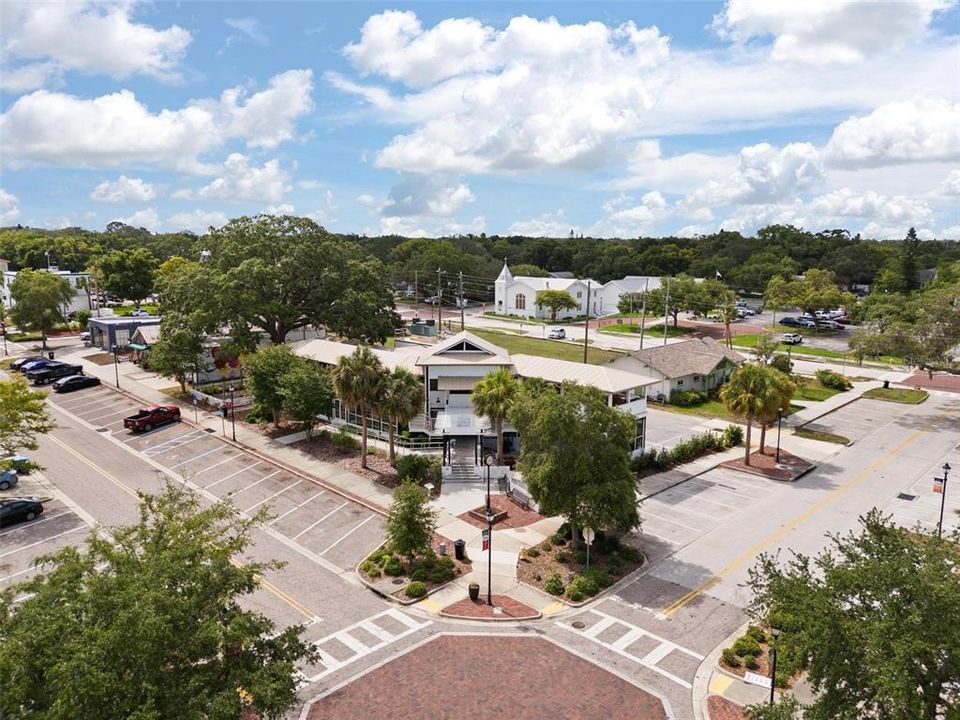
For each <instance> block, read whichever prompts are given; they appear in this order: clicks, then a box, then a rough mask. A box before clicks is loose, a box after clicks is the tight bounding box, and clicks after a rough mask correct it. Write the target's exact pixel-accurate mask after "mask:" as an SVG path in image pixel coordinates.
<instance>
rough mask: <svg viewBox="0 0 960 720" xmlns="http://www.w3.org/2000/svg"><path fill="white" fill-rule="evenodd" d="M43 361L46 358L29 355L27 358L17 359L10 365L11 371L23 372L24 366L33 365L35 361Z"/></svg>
mask: <svg viewBox="0 0 960 720" xmlns="http://www.w3.org/2000/svg"><path fill="white" fill-rule="evenodd" d="M43 359H44V358H42V357H40V356H39V355H28V356H27V357H22V358H17V359H16V360H14V361H13V362H12V363H10V369H11V370H18V371H20V372H23V366H24V365H26V364H27V363H31V362H33V361H35V360H43Z"/></svg>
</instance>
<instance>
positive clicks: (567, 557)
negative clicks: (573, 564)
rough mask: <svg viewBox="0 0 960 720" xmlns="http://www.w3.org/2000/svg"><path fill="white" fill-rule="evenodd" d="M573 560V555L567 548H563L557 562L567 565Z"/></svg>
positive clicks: (558, 554)
mask: <svg viewBox="0 0 960 720" xmlns="http://www.w3.org/2000/svg"><path fill="white" fill-rule="evenodd" d="M571 560H573V556H572V555H571V554H570V553H569V552H567V551H566V550H561V551H560V552H558V553H557V562H558V563H563V564H564V565H567V564H569V563H570V561H571Z"/></svg>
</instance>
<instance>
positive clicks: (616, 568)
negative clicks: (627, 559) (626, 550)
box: [607, 555, 625, 575]
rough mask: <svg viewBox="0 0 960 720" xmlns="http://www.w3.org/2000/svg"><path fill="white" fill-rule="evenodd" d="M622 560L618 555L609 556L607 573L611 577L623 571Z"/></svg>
mask: <svg viewBox="0 0 960 720" xmlns="http://www.w3.org/2000/svg"><path fill="white" fill-rule="evenodd" d="M624 565H625V563H624V562H623V558H621V557H620V556H619V555H611V556H610V558H609V559H608V560H607V572H608V573H609V574H611V575H620V574H621V573H623V571H624Z"/></svg>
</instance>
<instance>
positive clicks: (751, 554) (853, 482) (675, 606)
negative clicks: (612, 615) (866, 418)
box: [661, 412, 951, 616]
mask: <svg viewBox="0 0 960 720" xmlns="http://www.w3.org/2000/svg"><path fill="white" fill-rule="evenodd" d="M950 414H951V413H950V412H945V413H941V414H940V415H938V416H937V417H935V418H934V419H933V420H931V421H930V422H928V423H927V424H926V425H924V426H923V427H922V428H920V429H919V430H916V431H914V432H913V433H911V434H910V435H909V436H907V437H906V438H905V439H904V440H902V441H901V442H900V443H899V444H898V445H897V446H896V447H894V448H893V449H892V450H890V451H889V452H887V453H886V454H885V455H883V456H882V457H880V458H879V459H877V460H874V461H873V462H872V463H870V464H869V465H867V467H865V468H864V469H863V470H861V471H860V472H859V473H857V474H856V475H855V476H854V477H853V478H851V479H850V480H849V481H848V482H846V483H844V484H843V485H841V486H840V487H838V488H836V489H834V490H832V491H830V492H829V493H828V494H827V495H824V496H823V497H822V498H820V499H819V500H818V501H817V502H816V503H814V504H813V505H811V506H810V507H809V508H807V509H806V510H804V511H803V512H802V513H800V514H799V515H797V516H796V517H794V518H793V519H792V520H791V521H790V522H788V523H787V524H786V525H783V526H782V527H781V528H780V529H779V530H777V531H776V532H773V533H771V534H770V535H768V536H767V537H765V538H764V539H763V540H761V541H759V542H758V543H756V544H755V545H753V546H752V547H750V548H749V549H747V550H745V551H743V552H742V553H740V555H738V556H737V557H736V558H734V559H733V560H731V561H730V562H729V563H727V564H726V565H724V566H723V568H722V569H721V570H719V571H718V572H717V573H716V574H715V575H714V576H713V577H711V578H709V579H707V580H705V581H704V582H702V583H700V585H698V586H697V587H695V588H693V589H692V590H691V591H690V592H688V593H687V594H686V595H684V596H683V597H681V598H680V599H679V600H676V601H675V602H673V603H671V604H670V605H668V606H667V607H665V608H664V609H663V610H662V611H661V614H662V615H664V616H669V615H672V614H673V613H675V612H676V611H677V610H679V609H680V608H682V607H683V606H684V605H686V604H687V603H689V602H690V601H691V600H693V599H694V598H696V597H697V596H698V595H701V594H702V593H704V592H705V591H706V590H709V589H710V588H711V587H713V586H714V585H716V584H717V583H718V582H720V581H721V580H722V579H723V578H725V577H726V576H727V575H729V574H730V573H731V572H733V571H734V570H736V569H737V568H739V567H740V566H742V565H744V564H746V563H748V562H750V561H751V560H753V559H754V558H755V557H756V556H757V555H758V554H759V553H760V552H761V551H762V550H765V549H766V548H768V547H769V546H770V545H773V544H774V543H775V542H778V541H779V540H781V539H783V538H784V537H785V536H786V535H787V534H788V533H790V532H792V531H793V530H795V529H796V528H797V527H798V526H800V524H801V523H804V522H806V521H807V520H809V519H810V518H811V517H812V516H813V515H815V514H817V513H818V512H820V511H821V510H822V509H823V508H825V507H826V506H827V505H829V504H830V503H831V502H833V501H834V500H836V499H837V498H838V497H840V496H841V495H843V494H844V493H846V492H847V491H849V490H850V489H852V488H853V487H855V486H857V485H859V484H860V483H861V482H863V481H864V480H866V479H867V478H868V477H869V476H870V474H871V473H872V472H873V471H874V470H876V469H877V468H880V467H882V466H883V465H886V464H887V463H888V462H889V461H890V460H891V459H892V458H893V457H894V456H896V455H897V454H899V453H900V452H901V451H902V450H903V449H905V448H906V447H908V446H909V445H912V444H913V443H914V442H916V441H917V440H918V439H919V438H920V436H921V435H923V434H925V433H926V432H927V431H928V430H930V428H932V427H933V426H934V425H936V424H937V423H938V422H940V421H941V420H942V419H943V418H945V417H947V416H948V415H950Z"/></svg>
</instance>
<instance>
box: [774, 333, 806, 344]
mask: <svg viewBox="0 0 960 720" xmlns="http://www.w3.org/2000/svg"><path fill="white" fill-rule="evenodd" d="M780 342H782V343H783V344H784V345H799V344H800V343H802V342H803V335H801V334H800V333H784V334H783V335H782V336H781V337H780Z"/></svg>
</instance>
